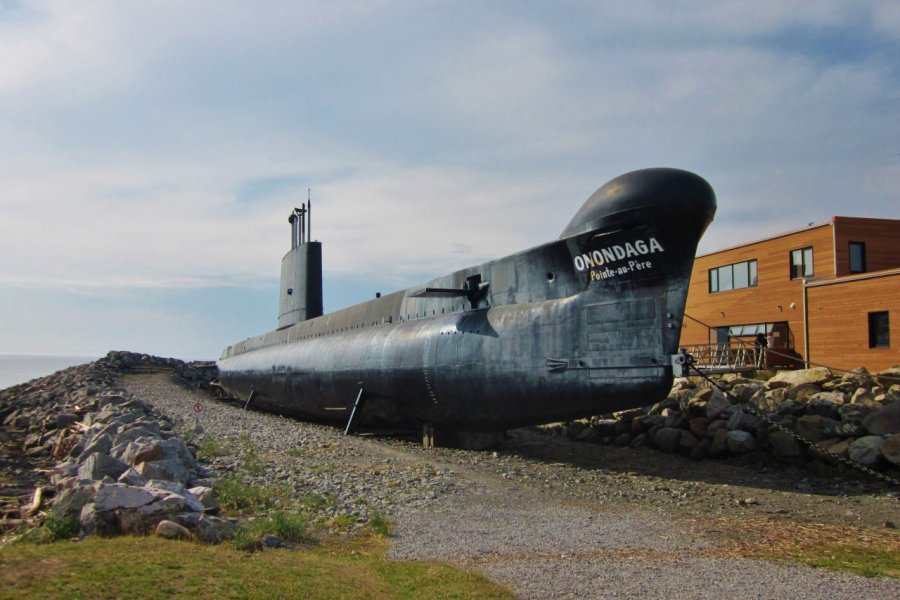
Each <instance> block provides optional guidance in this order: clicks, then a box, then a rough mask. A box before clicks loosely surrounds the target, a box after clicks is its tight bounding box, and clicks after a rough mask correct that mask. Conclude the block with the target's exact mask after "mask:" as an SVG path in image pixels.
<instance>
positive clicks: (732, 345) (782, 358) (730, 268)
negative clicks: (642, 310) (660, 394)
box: [681, 217, 900, 371]
mask: <svg viewBox="0 0 900 600" xmlns="http://www.w3.org/2000/svg"><path fill="white" fill-rule="evenodd" d="M760 335H762V336H763V337H765V338H766V341H767V344H768V346H769V348H770V349H771V350H773V351H774V352H769V353H767V354H768V356H767V357H766V358H767V361H768V364H769V366H792V365H793V366H798V365H802V364H803V363H806V362H808V363H816V364H823V365H828V366H833V367H838V368H844V369H853V368H856V367H859V366H865V367H866V368H868V369H869V370H870V371H876V370H881V369H884V368H887V367H889V366H891V365H894V364H900V220H896V219H868V218H859V217H833V218H832V219H831V221H830V222H826V223H817V224H812V225H810V226H809V227H805V228H803V229H798V230H794V231H788V232H786V233H783V234H781V235H776V236H773V237H770V238H766V239H763V240H759V241H756V242H751V243H748V244H743V245H741V246H735V247H732V248H726V249H724V250H720V251H717V252H712V253H710V254H704V255H702V256H698V257H697V258H696V260H695V262H694V269H693V272H692V275H691V285H690V288H689V291H688V298H687V307H686V309H685V319H684V324H683V329H682V336H681V342H682V346H685V347H688V348H689V349H691V350H692V353H694V354H695V355H696V354H697V353H701V354H702V353H703V352H704V348H705V349H706V350H705V351H706V352H715V351H718V352H721V351H722V350H723V349H730V350H731V351H732V352H734V350H735V349H737V348H741V347H742V348H748V347H749V348H752V347H753V346H754V343H755V341H756V340H757V337H758V336H760ZM788 357H793V359H794V360H792V359H791V358H788Z"/></svg>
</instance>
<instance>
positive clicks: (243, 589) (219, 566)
mask: <svg viewBox="0 0 900 600" xmlns="http://www.w3.org/2000/svg"><path fill="white" fill-rule="evenodd" d="M98 597H103V598H147V599H151V600H155V599H159V600H163V599H167V598H172V597H174V598H198V599H207V598H208V599H220V598H263V599H266V598H273V599H274V598H309V599H312V600H320V599H340V598H423V597H428V598H434V599H441V598H459V599H466V598H487V599H491V598H512V597H513V596H512V594H511V593H510V592H509V591H508V590H506V589H505V588H503V587H501V586H499V585H497V584H494V583H492V582H490V581H488V580H487V579H486V578H484V577H483V576H481V575H479V574H477V573H472V572H467V571H461V570H459V569H456V568H454V567H451V566H449V565H445V564H441V563H424V562H413V561H410V562H400V561H389V560H386V559H385V558H384V555H383V552H382V551H381V549H380V546H379V542H378V541H377V540H375V541H365V540H363V541H360V540H355V541H354V542H353V543H352V545H351V544H347V545H344V546H335V545H331V546H326V547H317V548H307V549H303V550H279V551H276V552H258V553H254V554H250V555H248V554H246V553H244V552H240V551H238V550H236V549H235V548H234V547H233V546H231V545H228V544H223V545H218V546H206V545H201V544H194V543H191V542H174V541H167V540H161V539H159V538H152V537H146V538H141V537H119V538H88V539H87V540H85V541H83V542H69V541H65V542H57V543H55V544H49V545H41V546H37V545H33V544H17V545H15V546H5V547H0V598H48V599H53V598H98Z"/></svg>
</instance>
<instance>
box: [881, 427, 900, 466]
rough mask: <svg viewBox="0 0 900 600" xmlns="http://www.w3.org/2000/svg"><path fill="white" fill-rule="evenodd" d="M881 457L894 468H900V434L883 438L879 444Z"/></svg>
mask: <svg viewBox="0 0 900 600" xmlns="http://www.w3.org/2000/svg"><path fill="white" fill-rule="evenodd" d="M879 450H880V451H881V455H882V456H883V457H884V458H885V460H887V461H888V462H889V463H891V464H892V465H894V466H895V467H900V433H895V434H893V435H889V436H887V437H886V438H884V441H883V442H882V443H881V448H879Z"/></svg>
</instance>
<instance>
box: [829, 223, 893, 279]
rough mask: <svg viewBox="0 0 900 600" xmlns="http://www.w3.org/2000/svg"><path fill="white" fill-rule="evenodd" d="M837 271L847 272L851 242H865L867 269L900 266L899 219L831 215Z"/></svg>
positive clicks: (848, 272)
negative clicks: (832, 217) (832, 216)
mask: <svg viewBox="0 0 900 600" xmlns="http://www.w3.org/2000/svg"><path fill="white" fill-rule="evenodd" d="M833 222H834V244H835V260H836V262H837V271H836V274H837V275H838V277H841V276H843V275H850V242H864V243H865V244H866V272H867V273H871V272H874V271H885V270H887V269H895V268H897V267H900V220H896V219H863V218H856V217H834V219H833Z"/></svg>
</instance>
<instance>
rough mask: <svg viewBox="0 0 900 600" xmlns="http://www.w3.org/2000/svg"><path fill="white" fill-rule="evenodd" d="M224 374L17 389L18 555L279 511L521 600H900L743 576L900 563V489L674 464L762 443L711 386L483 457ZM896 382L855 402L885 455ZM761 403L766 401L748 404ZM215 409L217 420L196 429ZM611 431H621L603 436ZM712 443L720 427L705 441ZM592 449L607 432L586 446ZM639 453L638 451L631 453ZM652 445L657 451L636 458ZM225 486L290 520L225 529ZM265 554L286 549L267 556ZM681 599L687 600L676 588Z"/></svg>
mask: <svg viewBox="0 0 900 600" xmlns="http://www.w3.org/2000/svg"><path fill="white" fill-rule="evenodd" d="M210 375H211V371H210V369H209V365H203V364H190V363H183V362H181V361H177V360H174V359H161V358H156V357H150V356H143V355H136V354H131V353H120V352H114V353H110V355H108V356H107V357H105V358H104V359H101V360H99V361H96V362H95V363H92V364H90V365H84V366H81V367H74V368H71V369H67V370H64V371H60V372H58V373H56V374H54V375H52V376H49V377H46V378H42V379H39V380H35V381H32V382H29V383H27V384H23V385H20V386H14V387H12V388H8V389H6V390H0V423H3V427H0V442H2V444H3V450H4V452H3V460H2V461H0V488H2V490H0V507H2V515H0V535H4V534H6V535H5V537H7V538H8V537H10V536H9V534H12V533H16V532H20V531H22V530H23V529H25V528H26V527H29V526H30V527H32V528H33V527H35V526H38V525H41V524H42V523H43V527H42V528H41V529H46V528H47V526H48V524H53V525H54V526H58V525H59V518H58V515H60V514H66V515H69V516H70V517H71V518H72V520H73V522H74V524H75V525H76V527H75V528H74V529H73V530H67V531H66V533H67V535H66V536H65V537H68V536H69V535H71V536H76V537H77V536H80V535H83V534H85V533H88V532H93V533H95V534H105V535H106V534H113V533H118V532H121V531H144V532H155V533H158V534H159V535H165V536H168V537H186V536H188V537H191V538H192V539H196V540H204V541H207V542H214V541H218V540H222V539H225V538H227V537H229V535H233V534H234V532H235V531H236V530H239V529H240V528H241V527H242V526H244V525H246V524H247V522H248V521H251V520H252V519H256V518H261V517H264V516H265V513H266V512H267V511H276V510H286V511H290V512H293V511H299V512H302V513H304V514H307V515H309V518H310V519H311V521H313V522H314V523H317V524H318V527H319V528H320V529H319V531H323V532H326V531H327V532H328V535H353V534H355V533H356V532H363V531H371V530H372V526H373V524H374V523H377V522H381V523H382V524H383V523H384V522H385V521H388V522H391V523H393V527H394V533H393V535H392V536H391V543H390V551H389V552H390V556H393V557H396V558H411V559H425V560H429V559H437V560H450V561H454V562H457V563H458V564H461V565H464V566H468V567H470V568H477V569H479V570H482V571H484V572H486V573H488V574H490V575H491V576H492V577H494V578H495V579H497V580H499V581H501V582H504V583H507V584H509V585H510V586H511V587H512V588H513V589H514V590H515V591H516V594H517V596H519V597H523V598H532V597H533V598H545V597H607V596H609V595H614V593H613V592H615V593H620V592H621V593H622V594H625V595H627V593H628V591H629V590H632V591H634V592H635V593H637V591H640V593H641V594H642V595H644V596H646V597H668V598H672V597H696V595H697V594H701V593H706V594H713V595H714V594H715V593H716V591H717V590H721V589H724V588H722V585H723V584H724V583H725V582H723V581H722V580H721V579H722V578H721V573H722V572H723V569H724V570H726V571H727V572H728V573H729V577H728V579H729V581H730V582H731V584H730V585H732V588H734V589H739V590H740V591H741V592H742V593H743V594H744V595H745V596H746V597H756V596H758V595H760V594H763V595H766V594H768V595H790V596H792V597H796V598H845V597H889V596H891V595H892V594H896V593H900V583H898V582H896V581H895V580H887V579H878V580H870V579H865V578H860V577H857V576H852V575H849V574H846V573H843V574H835V573H828V572H824V573H823V572H822V571H820V570H814V569H810V568H808V567H801V566H799V565H777V564H775V563H770V562H767V561H758V560H756V561H754V560H746V557H751V556H759V555H760V549H761V548H762V549H766V548H771V547H774V546H777V545H778V544H781V543H788V544H791V545H796V544H797V543H799V542H802V544H801V546H802V547H811V548H814V547H817V546H818V545H822V544H828V543H830V542H829V540H841V543H844V542H849V543H852V544H862V545H866V544H869V545H872V544H874V546H873V547H876V548H881V549H891V548H898V549H900V538H898V536H897V533H896V527H897V524H898V523H897V522H898V521H900V518H897V515H898V514H900V513H898V506H900V505H898V498H900V489H898V488H897V487H895V486H893V485H891V484H889V483H886V482H884V481H881V480H877V479H872V478H870V477H868V476H859V477H858V476H857V474H856V472H855V471H848V470H845V469H843V468H842V467H840V466H836V465H832V464H831V463H830V462H829V461H828V457H824V460H823V459H820V458H818V457H817V455H816V454H814V453H810V452H807V453H806V454H803V455H802V456H801V457H795V458H793V459H788V460H785V458H776V457H775V456H774V455H773V454H772V452H771V449H770V448H771V446H770V444H771V442H770V441H767V440H768V439H769V438H770V437H771V436H770V435H768V434H767V433H763V432H764V431H766V428H765V427H761V426H758V427H757V428H756V430H755V432H754V433H753V434H752V435H753V437H754V439H755V440H756V441H757V448H756V449H755V450H753V451H750V452H746V453H731V452H729V453H728V454H725V455H723V456H721V458H719V459H717V460H695V459H696V458H697V456H695V455H693V452H692V450H691V449H690V448H687V447H682V446H681V445H680V440H679V449H678V450H677V451H675V452H671V453H663V452H660V448H659V447H658V446H656V444H657V442H656V440H657V439H660V440H663V439H665V435H666V434H663V437H659V433H660V432H661V431H663V429H665V428H666V427H668V428H670V429H673V430H676V431H679V432H690V433H693V434H694V435H696V436H697V437H698V439H700V438H701V436H700V435H698V434H696V433H694V432H693V431H692V430H691V429H690V421H691V420H692V419H695V418H699V417H697V416H696V414H692V413H691V411H693V412H694V413H697V412H698V411H699V410H700V408H699V407H700V406H703V411H704V412H703V413H702V414H701V415H700V416H701V417H705V418H707V419H708V422H707V423H708V426H707V428H706V433H704V434H703V437H702V439H700V441H701V442H702V441H703V440H707V439H709V440H710V448H712V441H713V440H714V437H715V436H716V435H723V434H717V433H716V432H718V431H728V432H732V431H746V432H747V433H750V431H747V430H746V429H742V428H739V427H738V428H729V423H731V422H732V420H734V421H735V423H741V422H742V421H743V419H744V417H746V416H747V415H746V414H745V413H744V409H743V408H741V406H740V404H741V402H740V400H733V399H731V398H729V396H727V395H725V394H724V392H722V394H723V397H724V399H725V400H727V406H726V405H725V403H724V402H719V406H721V407H722V410H721V412H719V413H718V414H716V415H715V417H714V418H710V417H709V416H707V415H708V414H709V413H708V412H707V410H708V409H709V408H710V406H713V407H715V406H716V402H718V401H715V402H714V400H713V398H714V397H716V396H717V394H718V392H715V391H713V390H708V389H707V388H706V387H705V386H704V385H700V384H699V383H698V382H694V381H679V382H678V384H677V385H676V386H675V387H674V388H673V392H672V395H671V396H670V398H668V399H666V400H665V401H663V402H661V403H660V404H659V405H657V406H655V407H650V408H649V409H648V410H645V411H629V412H628V413H621V414H618V415H616V416H613V415H610V416H608V418H602V419H601V418H597V419H592V420H590V421H583V422H579V423H566V424H558V425H553V426H547V427H541V428H532V429H522V430H515V431H512V432H510V435H509V436H508V438H507V439H506V441H504V442H503V443H502V444H501V445H500V446H499V447H498V448H497V449H495V450H493V451H486V452H473V451H467V450H458V449H452V448H433V449H426V448H422V447H420V446H419V445H418V444H416V443H414V442H411V441H406V440H403V439H398V438H375V437H367V436H344V435H343V434H342V431H341V430H340V429H338V428H334V427H327V426H322V425H316V424H311V423H306V422H300V421H296V420H292V419H288V418H285V417H281V416H278V415H273V414H267V413H262V412H255V411H252V410H251V411H245V410H243V407H242V406H241V405H239V404H238V403H234V402H227V401H221V400H216V399H215V398H214V397H213V396H212V395H210V394H208V393H206V392H204V391H203V390H202V389H198V388H204V387H206V382H207V381H208V379H209V377H210ZM880 376H882V374H878V375H869V376H867V377H869V378H870V379H871V380H872V381H873V382H874V384H875V385H873V387H872V388H871V389H869V391H870V392H873V396H872V398H871V399H870V402H869V403H868V404H867V403H866V402H846V403H845V404H847V405H850V406H854V405H864V406H870V407H871V408H870V409H869V410H868V411H867V414H866V416H865V417H862V420H861V421H860V423H862V425H863V426H864V427H865V428H866V429H865V431H864V432H863V431H859V433H865V434H868V435H872V430H871V425H872V423H873V421H871V420H870V421H868V424H866V418H868V417H870V416H871V415H873V414H877V413H878V412H879V411H881V410H884V409H886V408H889V407H892V406H896V405H897V404H898V403H897V402H895V401H894V400H893V399H892V398H893V396H892V394H894V393H896V390H892V388H890V387H886V386H884V385H881V384H879V382H878V380H877V379H876V378H877V377H880ZM840 379H841V381H840V382H838V379H835V378H834V377H833V376H829V379H828V381H824V382H822V383H818V384H814V385H817V386H818V387H819V388H822V387H824V386H825V385H828V386H829V387H833V386H836V385H843V384H844V383H846V382H844V381H843V378H840ZM727 385H728V386H729V387H730V390H729V393H730V394H732V395H733V396H734V397H735V398H743V397H744V396H743V394H746V395H747V399H750V398H753V397H756V396H757V395H758V397H757V401H756V402H755V403H758V402H760V401H761V399H762V398H765V397H766V395H767V394H768V395H769V396H770V397H771V396H773V395H779V394H781V395H783V396H782V397H781V399H780V400H781V402H780V403H779V406H780V405H783V404H785V403H787V402H794V403H802V404H803V405H804V406H805V407H806V409H805V410H806V412H804V413H803V414H799V413H795V412H786V413H783V415H782V417H777V415H778V414H779V413H778V411H777V410H776V411H775V412H774V414H775V415H776V418H788V417H790V418H792V419H795V420H797V421H799V419H800V418H802V417H804V416H807V415H811V416H816V415H815V413H814V412H813V413H810V411H809V407H810V406H818V405H819V404H820V403H821V400H824V398H822V397H820V398H818V399H817V401H816V402H813V399H812V397H813V396H814V395H815V394H808V395H807V396H806V397H803V395H802V394H801V393H800V391H801V390H806V391H807V392H811V391H812V388H809V387H805V388H804V387H797V386H802V385H807V384H799V383H798V384H789V385H779V384H772V385H769V384H768V382H767V381H755V380H749V381H747V382H745V381H743V380H734V379H732V380H731V381H728V382H727ZM879 385H881V387H882V388H884V389H882V390H879V389H877V388H878V386H879ZM740 386H748V387H740ZM759 386H761V387H759ZM794 387H797V389H796V390H795V391H790V390H792V389H793V388H794ZM751 388H756V390H755V391H754V392H753V394H752V395H751V394H749V392H747V391H746V390H749V389H751ZM857 389H858V388H857ZM773 390H782V391H781V392H778V391H773ZM821 391H826V390H821ZM842 391H843V393H847V392H846V391H844V390H842ZM875 392H878V393H877V394H876V393H875ZM816 393H818V392H816ZM882 393H883V394H884V397H881V398H879V396H880V395H881V394H882ZM789 394H790V395H793V396H794V398H790V397H788V395H789ZM854 397H856V399H857V400H860V399H862V398H865V397H866V396H864V395H857V394H856V393H855V392H853V393H850V394H849V397H848V398H847V399H848V400H852V399H853V398H854ZM797 398H800V400H799V402H798V400H797ZM888 399H892V400H891V401H889V402H888V401H886V400H888ZM804 400H805V402H804ZM198 402H199V403H201V404H202V412H201V413H197V412H195V406H196V405H197V404H198ZM704 402H705V404H703V403H704ZM872 402H875V403H878V404H879V405H876V404H873V403H872ZM787 406H788V407H790V406H791V404H787ZM840 406H843V405H840ZM683 408H686V409H687V414H686V415H685V411H684V410H682V409H683ZM760 408H761V409H763V408H764V407H760ZM815 410H818V409H813V411H815ZM844 410H845V412H846V410H847V409H844ZM676 413H682V414H681V416H679V415H677V414H676ZM198 414H199V418H198V416H197V415H198ZM737 414H742V415H743V416H738V417H735V415H737ZM785 415H786V416H785ZM650 417H653V419H652V420H651V419H650ZM688 417H689V418H688ZM660 418H661V419H663V420H662V421H660V420H659V419H660ZM679 418H681V419H682V421H681V422H679ZM685 418H686V419H687V421H688V424H687V426H685V423H684V422H683V420H684V419H685ZM612 419H614V420H615V424H614V425H613V426H612V427H613V428H612V429H604V427H609V426H608V425H607V424H605V422H606V421H607V420H612ZM832 420H833V421H836V422H837V423H838V425H840V423H841V421H842V420H846V419H842V418H841V412H840V410H839V412H838V418H836V419H832ZM654 421H655V423H654V424H653V425H652V426H650V427H646V425H649V424H650V423H651V422H654ZM722 421H724V422H725V424H724V426H722V425H721V422H722ZM715 422H720V424H719V425H718V426H712V427H710V426H709V423H715ZM626 424H627V427H628V428H627V431H626V430H625V427H626ZM826 424H828V426H829V427H834V425H833V424H830V423H827V422H826ZM198 425H199V428H198ZM676 425H677V426H676ZM660 426H661V427H660ZM638 427H646V428H645V429H642V430H640V431H639V430H638V429H637V428H638ZM655 427H659V428H658V429H656V430H655V431H654V428H655ZM685 427H687V428H685ZM695 427H696V424H695ZM588 429H590V430H592V433H587V434H585V432H586V431H588ZM576 430H577V432H576ZM710 431H712V433H711V434H710V433H709V432H710ZM828 431H829V432H830V431H831V429H829V430H828ZM604 432H609V435H606V434H604ZM651 432H652V433H651ZM623 433H628V434H629V435H630V436H631V441H630V442H629V443H628V444H624V443H622V441H623V440H624V439H625V438H624V437H620V436H621V435H622V434H623ZM824 433H825V429H824V428H823V434H824ZM641 435H644V436H645V437H644V438H643V439H644V440H645V441H646V443H644V444H634V447H632V442H634V440H635V439H638V437H639V436H641ZM668 435H673V434H668ZM679 435H684V433H681V434H679ZM707 435H709V436H710V437H707ZM724 435H727V434H724ZM767 435H768V437H767ZM892 435H895V434H883V435H882V436H880V437H881V439H884V440H887V439H888V438H890V436H892ZM569 436H572V437H575V438H578V437H580V438H581V440H582V441H575V440H573V439H570V437H569ZM857 437H865V436H857ZM585 438H590V439H589V440H585ZM606 438H609V439H606ZM617 439H618V440H619V444H618V445H617V443H616V440H617ZM826 439H827V438H826ZM841 439H843V440H847V439H851V438H850V437H849V436H848V437H844V438H841ZM853 439H856V437H854V438H853ZM586 441H587V442H588V443H586ZM590 442H593V443H590ZM597 443H600V444H605V445H603V446H598V445H597ZM882 444H884V442H882ZM107 446H108V450H106V448H107ZM695 447H696V446H695ZM726 447H727V441H726ZM882 447H883V446H882ZM880 451H881V450H880V449H879V452H880ZM709 454H712V455H716V453H714V452H713V453H709ZM100 456H106V457H108V458H100ZM692 456H693V458H692ZM708 456H709V455H708ZM92 457H93V458H92ZM787 458H789V457H787ZM882 458H883V460H884V461H886V462H885V463H882V464H881V465H878V466H877V468H879V469H882V470H881V471H879V472H880V473H881V474H888V475H889V474H891V473H892V470H891V469H892V468H893V467H890V466H889V465H890V464H892V463H890V461H888V459H887V458H886V457H884V455H882ZM123 467H124V470H122V471H121V472H119V470H120V469H122V468H123ZM117 472H118V475H117V474H116V473H117ZM223 481H226V482H227V481H234V482H239V483H240V484H241V485H243V486H245V487H247V488H248V489H255V490H274V491H277V494H276V495H275V496H274V498H275V501H274V504H273V505H271V506H268V507H266V508H264V509H262V510H253V511H248V512H242V511H240V510H237V511H234V510H229V511H228V513H227V516H226V515H223V512H222V511H217V509H216V505H217V501H216V499H215V496H214V495H213V497H210V496H209V495H208V494H207V493H206V490H205V489H204V488H207V489H208V488H213V490H214V491H221V490H222V489H223V488H222V487H221V483H222V482H223ZM35 490H41V493H40V494H35ZM36 496H38V497H37V498H36ZM220 500H221V499H220ZM218 504H222V503H221V502H218ZM79 507H80V508H79ZM385 517H386V519H385ZM32 531H34V529H32ZM800 538H806V539H802V540H801V539H800ZM264 543H265V544H266V545H272V546H277V545H279V543H280V541H279V540H278V539H277V538H276V539H271V537H269V538H267V539H266V541H265V542H264ZM762 555H766V554H765V552H763V553H762ZM673 578H677V580H678V581H679V582H680V583H679V586H680V587H679V589H681V592H682V593H679V592H677V590H673V589H672V586H671V584H672V582H673ZM773 578H774V579H773ZM773 581H778V584H777V585H776V587H775V588H773V587H772V582H773ZM728 589H731V588H728ZM748 594H749V595H748ZM754 594H755V595H754ZM738 595H740V594H738Z"/></svg>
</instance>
